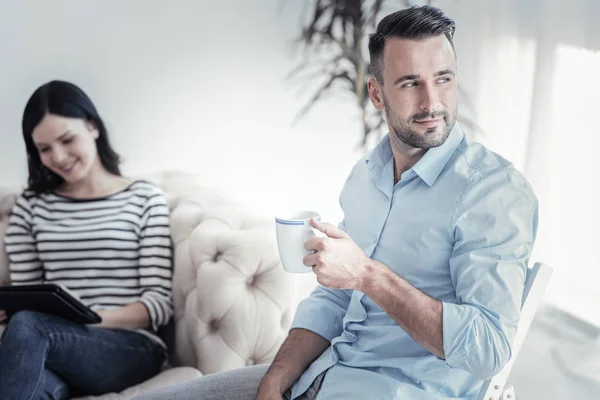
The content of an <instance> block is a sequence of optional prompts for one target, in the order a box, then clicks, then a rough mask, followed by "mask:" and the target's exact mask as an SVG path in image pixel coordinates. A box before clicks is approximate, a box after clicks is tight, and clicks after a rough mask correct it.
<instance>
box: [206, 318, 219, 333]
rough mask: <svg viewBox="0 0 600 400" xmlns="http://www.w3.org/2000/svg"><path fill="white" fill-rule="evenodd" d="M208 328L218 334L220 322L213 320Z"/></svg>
mask: <svg viewBox="0 0 600 400" xmlns="http://www.w3.org/2000/svg"><path fill="white" fill-rule="evenodd" d="M208 326H209V327H210V331H211V332H216V331H218V330H219V321H218V320H216V319H213V320H212V321H210V323H209V324H208Z"/></svg>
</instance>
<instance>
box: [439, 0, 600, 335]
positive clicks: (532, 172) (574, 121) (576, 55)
mask: <svg viewBox="0 0 600 400" xmlns="http://www.w3.org/2000/svg"><path fill="white" fill-rule="evenodd" d="M434 4H435V5H438V6H440V7H442V8H443V9H444V10H445V11H446V12H447V13H448V14H449V15H450V16H451V17H453V18H454V19H455V20H456V23H457V32H456V48H457V52H458V57H459V79H460V82H461V85H463V88H464V89H465V91H466V93H467V94H468V96H466V97H463V98H462V99H461V107H462V109H461V110H460V112H461V113H463V114H464V113H466V114H467V115H471V116H472V117H473V119H475V120H476V121H477V123H478V124H479V126H480V127H481V128H482V131H481V132H480V133H477V134H476V135H475V138H476V139H477V140H479V141H481V142H482V143H484V144H485V145H486V146H488V147H489V148H491V149H492V150H494V151H496V152H498V153H500V154H501V155H503V156H504V157H506V158H507V159H509V160H510V161H512V162H513V163H514V164H515V165H516V166H517V168H519V169H520V170H521V171H522V172H523V173H524V174H525V175H526V176H527V178H528V179H529V181H530V182H531V183H532V185H533V187H534V190H535V192H536V194H537V196H538V199H539V201H540V225H539V234H538V240H537V242H536V247H535V250H534V254H533V260H532V261H543V262H546V263H548V264H550V265H551V266H552V267H553V268H554V269H555V275H554V277H553V279H552V282H551V285H550V288H549V290H548V293H547V295H546V300H547V301H548V302H549V303H552V304H554V305H556V306H557V307H559V308H561V309H563V310H565V311H568V312H569V313H571V314H573V315H575V316H577V317H579V318H581V319H584V320H585V321H587V322H590V323H592V324H594V325H596V326H599V327H600V312H598V311H597V310H598V306H599V305H600V290H599V289H600V243H599V241H600V235H599V234H598V231H599V230H600V201H599V200H600V198H599V195H598V193H599V191H598V190H597V189H596V188H595V186H596V182H597V181H598V178H597V174H598V173H599V172H600V156H599V155H598V150H599V149H600V132H599V130H598V125H599V123H598V118H599V117H600V113H598V109H599V108H600V79H599V77H598V73H599V72H600V28H597V27H596V25H595V22H594V21H593V19H594V18H595V16H598V15H600V2H597V1H595V0H569V1H558V0H555V1H553V0H537V1H536V0H529V1H517V0H505V1H492V0H439V1H437V2H434ZM468 103H472V104H471V105H470V106H468Z"/></svg>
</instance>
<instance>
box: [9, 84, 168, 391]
mask: <svg viewBox="0 0 600 400" xmlns="http://www.w3.org/2000/svg"><path fill="white" fill-rule="evenodd" d="M22 127H23V138H24V139H25V145H26V148H27V158H28V163H29V185H28V189H27V190H25V191H24V192H23V194H22V195H21V196H20V197H19V199H18V200H17V202H16V204H15V206H14V208H13V212H12V216H11V219H10V224H9V227H8V229H7V231H6V236H5V247H6V251H7V254H8V257H9V260H10V276H11V281H12V283H13V284H14V285H20V284H35V283H56V284H60V285H64V286H66V287H67V288H69V289H71V290H72V291H74V292H75V293H76V294H77V295H78V296H79V297H80V299H81V301H82V302H83V303H84V304H86V305H87V306H89V307H90V308H91V309H93V310H95V311H97V313H98V314H99V315H100V316H101V317H102V322H101V323H100V324H97V325H82V324H77V323H73V322H70V321H67V320H65V319H62V318H60V317H57V316H53V315H49V314H43V313H38V312H34V311H21V312H18V313H15V314H14V315H13V316H12V317H11V318H10V320H9V321H8V326H7V328H6V330H5V332H4V334H3V337H2V340H1V342H0V393H1V394H2V395H1V397H2V399H49V398H51V399H68V398H69V397H71V396H76V395H78V396H80V395H98V394H102V393H107V392H118V391H121V390H123V389H125V388H127V387H129V386H131V385H134V384H137V383H139V382H142V381H144V380H146V379H148V378H150V377H152V376H153V375H155V374H157V373H158V372H159V371H160V369H161V366H162V365H163V363H164V362H165V359H166V349H165V345H164V343H163V342H162V341H161V339H160V338H159V337H158V336H157V335H156V332H157V329H158V328H159V327H160V326H162V325H165V324H167V322H168V321H169V319H170V318H171V315H172V313H173V306H172V300H171V275H172V245H171V238H170V230H169V209H168V207H167V202H166V200H165V197H164V196H163V194H162V193H161V191H160V190H159V189H158V188H156V187H155V186H153V185H152V184H150V183H147V182H143V181H132V180H131V179H128V178H125V177H123V176H121V173H120V171H119V156H118V155H117V153H115V151H114V150H113V149H112V148H111V146H110V144H109V140H108V136H107V132H106V128H105V127H104V123H103V122H102V119H101V118H100V116H99V115H98V113H97V111H96V108H95V107H94V105H93V103H92V102H91V100H90V99H89V98H88V96H87V95H86V94H85V93H84V92H83V91H82V90H81V89H79V88H78V87H77V86H75V85H73V84H71V83H68V82H62V81H52V82H49V83H47V84H45V85H43V86H41V87H40V88H38V89H37V90H36V91H35V92H34V93H33V95H32V96H31V98H30V99H29V101H28V103H27V106H26V107H25V112H24V115H23V125H22ZM0 318H1V319H5V318H6V314H5V313H2V315H0Z"/></svg>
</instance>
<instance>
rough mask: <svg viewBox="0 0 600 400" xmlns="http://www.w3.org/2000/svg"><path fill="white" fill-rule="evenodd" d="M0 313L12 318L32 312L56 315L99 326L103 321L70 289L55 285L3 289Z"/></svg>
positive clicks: (16, 286)
mask: <svg viewBox="0 0 600 400" xmlns="http://www.w3.org/2000/svg"><path fill="white" fill-rule="evenodd" d="M0 310H5V311H6V313H7V314H8V315H9V317H10V315H12V314H14V313H16V312H18V311H23V310H30V311H38V312H43V313H47V314H53V315H57V316H59V317H63V318H65V319H68V320H70V321H73V322H78V323H81V324H96V323H99V322H102V318H101V317H100V316H99V315H98V314H96V312H94V311H92V310H91V309H90V308H89V307H87V306H85V305H84V304H83V303H82V302H81V301H80V300H79V299H77V298H76V297H75V296H73V295H71V294H70V293H69V292H68V290H66V289H65V288H63V287H62V286H59V285H57V284H54V283H45V284H39V285H15V286H0Z"/></svg>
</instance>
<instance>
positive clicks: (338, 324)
mask: <svg viewBox="0 0 600 400" xmlns="http://www.w3.org/2000/svg"><path fill="white" fill-rule="evenodd" d="M338 314H339V310H338V309H337V307H331V308H330V307H328V306H327V305H326V304H323V303H322V302H320V301H318V300H317V299H312V298H310V297H309V298H308V299H306V300H304V301H303V302H302V303H300V305H299V306H298V309H297V311H296V315H295V316H294V320H293V321H292V325H291V328H290V330H291V329H294V328H303V329H307V330H309V331H312V332H314V333H316V334H317V335H319V336H322V337H323V338H325V339H327V340H328V341H330V342H331V341H332V340H333V339H334V338H335V337H337V336H339V335H340V334H341V333H342V319H343V315H341V316H340V315H338Z"/></svg>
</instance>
